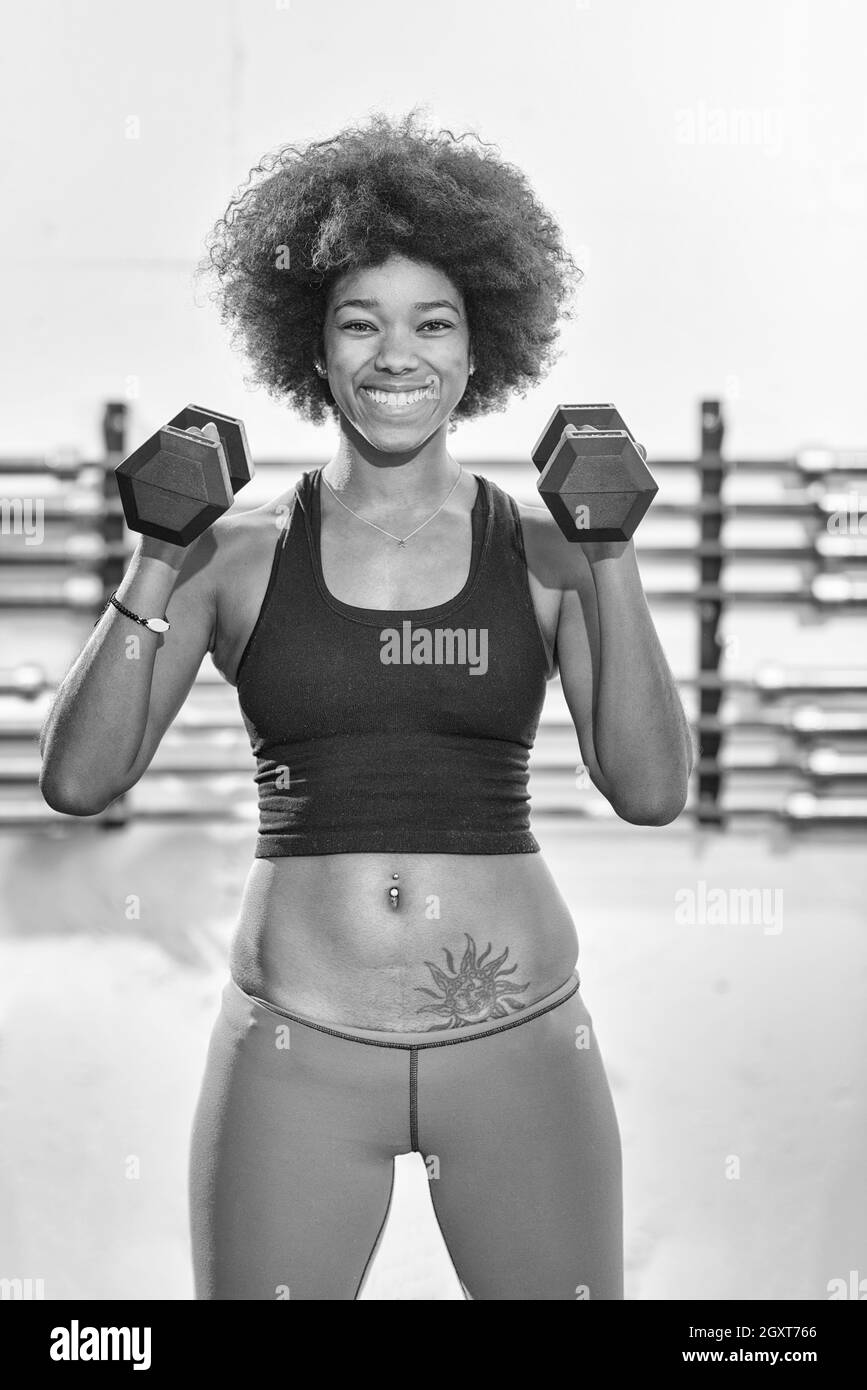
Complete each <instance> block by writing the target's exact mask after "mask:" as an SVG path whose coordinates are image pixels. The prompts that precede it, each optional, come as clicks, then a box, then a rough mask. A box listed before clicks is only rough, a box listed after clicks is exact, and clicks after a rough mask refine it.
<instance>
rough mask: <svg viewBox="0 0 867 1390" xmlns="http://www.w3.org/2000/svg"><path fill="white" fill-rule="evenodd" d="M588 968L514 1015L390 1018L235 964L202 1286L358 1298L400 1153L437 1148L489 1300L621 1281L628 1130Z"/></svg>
mask: <svg viewBox="0 0 867 1390" xmlns="http://www.w3.org/2000/svg"><path fill="white" fill-rule="evenodd" d="M579 985H580V981H579V979H578V976H577V974H575V975H573V976H572V977H571V978H570V979H569V980H567V981H566V983H565V984H564V985H562V986H561V987H560V988H559V989H558V990H556V991H555V992H554V993H553V994H549V995H548V996H547V997H546V998H544V999H541V1000H539V1001H537V1002H536V1003H535V1004H533V1005H531V1006H529V1007H528V1008H527V1009H525V1010H523V1011H522V1012H521V1013H520V1015H514V1016H512V1017H510V1018H509V1019H508V1020H507V1021H502V1020H501V1021H496V1020H488V1021H487V1022H485V1023H481V1024H474V1025H470V1026H468V1027H463V1028H461V1029H460V1030H458V1031H454V1032H449V1033H391V1032H371V1031H369V1030H366V1029H360V1028H344V1027H342V1026H341V1027H339V1028H337V1027H335V1028H332V1027H330V1026H326V1025H324V1024H320V1023H313V1022H311V1021H310V1020H305V1019H303V1018H299V1017H296V1016H295V1015H294V1014H290V1013H287V1012H285V1011H283V1010H281V1009H277V1008H275V1007H274V1006H273V1005H270V1004H267V1003H265V1002H264V1001H263V1000H260V999H255V998H253V997H251V996H250V995H248V994H246V993H245V992H244V991H243V990H242V989H240V988H239V986H238V985H236V984H235V982H234V981H233V980H231V979H230V980H229V982H228V983H227V984H226V986H225V988H224V990H223V996H222V1007H221V1009H220V1013H219V1015H218V1017H217V1020H216V1023H215V1026H214V1030H213V1033H212V1036H211V1041H210V1047H209V1051H208V1060H207V1065H206V1068H205V1075H204V1078H203V1081H202V1087H201V1093H200V1095H199V1100H198V1105H197V1107H196V1112H195V1118H194V1121H193V1127H192V1141H191V1153H190V1170H189V1178H190V1221H191V1235H192V1252H193V1269H194V1276H195V1291H196V1298H199V1299H283V1298H290V1299H320V1300H328V1301H331V1300H351V1299H354V1298H356V1297H357V1295H358V1291H359V1289H360V1287H361V1283H362V1280H363V1278H364V1275H365V1273H366V1270H367V1267H368V1264H369V1262H370V1259H371V1256H372V1254H373V1251H374V1249H375V1246H376V1243H377V1240H378V1237H379V1234H380V1232H381V1230H382V1227H383V1226H384V1224H385V1219H386V1216H387V1213H388V1207H389V1201H390V1197H391V1188H392V1180H393V1172H394V1165H393V1162H392V1160H393V1159H394V1157H395V1155H396V1154H403V1153H407V1152H419V1153H421V1154H422V1156H423V1158H424V1160H425V1164H426V1167H427V1170H428V1176H429V1178H430V1193H431V1197H432V1199H433V1206H434V1210H435V1212H436V1215H437V1220H438V1221H439V1225H440V1229H441V1230H442V1233H443V1237H444V1239H445V1242H446V1245H447V1246H448V1250H449V1253H450V1255H451V1257H452V1260H453V1262H454V1265H455V1268H456V1270H457V1272H458V1275H459V1276H460V1278H461V1280H462V1282H463V1284H464V1286H465V1288H466V1289H467V1290H468V1292H469V1294H470V1295H471V1297H472V1298H473V1299H474V1300H477V1299H515V1300H525V1299H583V1298H590V1299H621V1298H622V1297H623V1258H622V1185H621V1151H620V1134H619V1130H618V1125H617V1119H616V1116H615V1113H614V1105H613V1102H612V1099H611V1093H610V1090H609V1087H608V1081H607V1079H606V1076H605V1070H604V1067H603V1064H602V1059H601V1057H600V1054H599V1048H598V1046H597V1043H596V1038H595V1036H594V1034H593V1028H592V1020H591V1018H590V1015H589V1014H588V1012H587V1009H586V1008H585V1006H584V1003H583V1000H582V998H581V994H580V990H579Z"/></svg>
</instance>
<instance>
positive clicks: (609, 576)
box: [588, 541, 694, 823]
mask: <svg viewBox="0 0 867 1390" xmlns="http://www.w3.org/2000/svg"><path fill="white" fill-rule="evenodd" d="M612 549H615V548H612ZM599 550H600V551H602V553H598V552H596V553H594V552H591V554H590V555H589V556H588V558H589V559H590V568H591V573H592V576H593V583H594V586H595V590H596V602H597V610H598V614H599V654H600V669H599V671H598V673H597V680H596V682H595V702H594V711H593V737H594V744H595V748H596V756H597V759H598V762H599V767H600V769H601V771H602V774H603V776H604V777H605V780H606V783H607V784H608V786H609V787H610V788H611V796H610V799H611V802H612V805H614V807H615V809H616V810H617V811H618V813H619V814H621V815H623V816H624V818H625V819H628V820H631V819H633V818H634V819H636V820H641V821H650V822H651V823H653V822H654V821H659V822H661V823H666V822H667V821H669V820H673V819H674V817H675V816H676V815H678V814H679V813H680V811H681V810H682V809H683V805H684V803H685V801H686V795H687V784H688V781H689V775H690V772H691V770H692V763H693V756H694V755H693V743H692V737H691V733H690V729H689V724H688V723H687V719H686V715H685V713H684V710H683V705H682V703H681V700H680V695H679V693H678V690H677V686H676V684H675V681H674V677H673V676H672V673H671V670H670V668H669V665H668V662H667V660H666V657H665V653H664V652H663V650H662V645H661V643H660V641H659V637H658V635H657V632H656V628H655V626H654V623H653V618H652V617H651V614H650V610H649V608H648V605H647V599H646V597H645V594H644V589H643V587H642V583H641V576H640V574H639V571H638V563H637V560H636V555H635V547H634V545H633V544H632V542H631V541H630V542H629V544H628V545H626V546H624V547H622V549H621V553H619V554H613V553H605V548H604V547H599Z"/></svg>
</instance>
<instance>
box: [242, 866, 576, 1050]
mask: <svg viewBox="0 0 867 1390" xmlns="http://www.w3.org/2000/svg"><path fill="white" fill-rule="evenodd" d="M395 889H396V890H397V892H396V896H395V894H394V892H393V890H395ZM577 953H578V942H577V937H576V932H575V926H574V923H573V920H572V917H571V914H570V912H569V910H568V908H567V906H566V903H565V902H564V900H563V898H562V896H561V894H560V892H559V889H558V888H557V886H556V884H555V882H554V879H553V878H552V876H551V873H550V871H549V870H548V867H547V865H546V863H545V861H544V859H543V856H542V854H541V853H530V854H475V855H474V854H428V855H421V854H330V855H311V856H300V855H299V856H287V857H284V858H275V859H256V860H254V862H253V866H252V868H251V870H250V873H249V876H248V878H247V883H246V886H245V889H244V895H243V900H242V904H241V912H240V919H239V922H238V925H237V928H236V931H235V936H234V939H233V942H232V948H231V957H230V970H231V973H232V977H233V979H234V980H235V982H236V983H237V984H238V985H239V986H240V987H241V989H243V990H245V991H246V992H247V993H248V994H252V995H255V996H256V997H257V998H260V999H264V1000H265V1001H267V1002H269V1003H272V1004H274V1005H275V1006H276V1007H277V1008H282V1009H285V1010H287V1011H288V1012H290V1013H295V1014H298V1015H300V1016H302V1017H304V1018H309V1019H311V1020H313V1021H315V1022H320V1023H326V1024H327V1023H331V1024H333V1025H334V1026H339V1025H341V1024H342V1025H344V1026H346V1027H358V1028H371V1029H383V1030H393V1031H398V1032H415V1031H418V1032H419V1033H424V1032H428V1031H430V1030H432V1029H435V1030H439V1029H443V1028H450V1029H459V1028H460V1027H461V1026H466V1025H467V1024H473V1023H481V1022H486V1021H488V1020H489V1019H497V1018H504V1017H507V1016H512V1015H513V1014H520V1012H521V1011H522V1010H523V1009H525V1008H526V1007H527V1006H528V1005H531V1004H534V1003H536V1002H537V1001H538V1000H541V999H544V998H545V996H546V995H548V994H550V993H551V992H552V991H554V990H556V989H557V988H558V987H559V986H560V985H562V984H563V983H564V982H565V981H566V980H567V979H568V978H569V976H570V975H571V973H572V972H573V970H574V969H575V966H576V958H577Z"/></svg>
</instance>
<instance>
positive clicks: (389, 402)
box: [362, 378, 439, 411]
mask: <svg viewBox="0 0 867 1390" xmlns="http://www.w3.org/2000/svg"><path fill="white" fill-rule="evenodd" d="M362 389H363V390H364V391H365V392H366V394H367V395H368V396H370V398H371V400H374V401H376V403H377V405H383V406H385V407H386V409H388V410H394V411H398V410H406V409H407V408H408V407H409V406H411V405H418V402H419V401H424V400H432V401H435V400H437V399H438V398H439V391H438V390H437V383H436V379H433V378H432V379H431V382H430V384H429V385H428V386H426V387H424V388H423V389H420V390H418V391H376V390H374V389H373V387H370V386H365V387H363V388H362Z"/></svg>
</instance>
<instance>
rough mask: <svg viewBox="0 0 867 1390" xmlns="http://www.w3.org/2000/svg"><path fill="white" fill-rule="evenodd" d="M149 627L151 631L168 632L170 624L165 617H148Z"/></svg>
mask: <svg viewBox="0 0 867 1390" xmlns="http://www.w3.org/2000/svg"><path fill="white" fill-rule="evenodd" d="M148 627H149V628H150V630H151V632H168V630H169V624H168V623H167V622H166V620H165V618H148Z"/></svg>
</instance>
